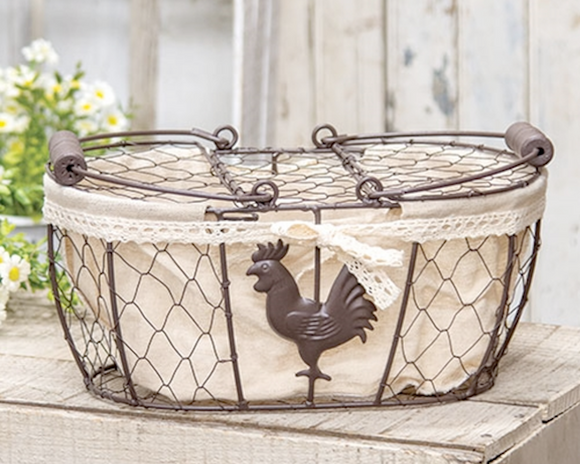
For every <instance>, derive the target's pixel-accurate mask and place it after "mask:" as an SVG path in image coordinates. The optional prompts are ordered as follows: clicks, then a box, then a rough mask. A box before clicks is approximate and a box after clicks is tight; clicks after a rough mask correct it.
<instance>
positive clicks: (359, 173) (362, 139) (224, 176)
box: [47, 125, 542, 411]
mask: <svg viewBox="0 0 580 464" xmlns="http://www.w3.org/2000/svg"><path fill="white" fill-rule="evenodd" d="M323 131H328V132H330V136H328V137H324V138H321V137H320V134H321V132H323ZM224 132H228V133H229V134H230V137H229V138H225V137H223V136H222V134H223V133H224ZM159 136H163V137H173V136H175V137H184V136H185V137H191V136H193V137H194V138H199V139H203V140H205V141H209V142H211V143H213V144H214V145H215V150H214V151H215V154H214V153H213V152H212V153H210V154H209V156H208V161H209V163H210V164H211V166H212V168H213V172H214V173H215V174H216V175H217V176H218V177H219V178H220V180H221V182H222V184H223V185H225V186H226V187H227V188H228V189H229V191H230V194H228V195H213V194H211V195H210V194H207V193H204V192H197V191H196V192H191V191H174V190H172V189H166V188H163V187H159V186H155V185H147V184H142V183H139V182H134V181H129V180H127V179H119V178H116V177H113V176H107V175H102V174H98V173H94V172H91V171H90V169H88V168H83V167H79V166H78V165H75V164H74V163H71V164H70V166H67V168H66V169H67V170H68V171H69V173H72V174H73V175H75V176H77V177H78V178H79V179H82V178H85V177H87V178H93V179H97V180H100V181H106V182H112V183H115V184H118V185H125V186H127V187H132V188H139V189H144V190H154V191H161V192H163V193H169V194H176V193H177V194H180V195H187V196H195V197H198V198H205V199H218V200H225V201H229V202H232V203H233V204H234V205H233V206H232V207H231V208H221V209H218V208H209V209H208V211H211V212H213V213H214V214H216V216H217V219H218V220H221V221H230V220H234V221H238V220H249V221H252V220H255V219H256V218H257V215H258V214H259V213H262V212H266V211H278V210H288V209H295V210H302V211H309V212H311V213H312V215H313V222H314V223H316V224H320V223H321V221H322V219H321V216H322V211H323V210H325V209H348V210H352V209H358V208H396V207H398V206H399V205H398V201H400V200H403V199H411V200H421V199H425V198H428V197H429V192H430V191H431V190H433V189H439V188H442V187H445V186H446V185H453V183H454V182H465V181H466V180H474V179H479V178H484V177H487V176H492V175H495V174H496V173H497V172H501V171H507V170H509V169H513V168H514V167H517V166H519V165H522V164H526V163H532V164H533V160H534V159H536V158H537V157H538V155H540V154H542V153H541V150H540V149H535V150H532V151H531V152H529V153H524V154H514V160H513V162H511V163H509V164H506V165H504V166H502V167H501V168H498V169H494V170H488V171H486V172H482V173H478V174H474V175H471V176H468V177H464V178H463V179H462V180H457V181H451V182H448V183H445V182H436V183H433V184H432V185H430V186H426V187H423V188H420V189H413V188H410V189H406V190H405V189H399V190H397V191H392V190H391V191H388V190H383V187H382V184H381V182H380V181H379V180H378V179H376V178H375V177H373V176H370V175H368V174H367V173H365V172H364V169H362V168H361V167H360V166H359V165H358V164H357V162H356V159H355V158H354V157H353V156H352V154H350V153H349V150H350V149H352V148H355V149H356V147H357V146H358V145H360V144H369V143H386V142H391V141H393V140H398V139H405V140H406V139H412V140H414V139H420V140H421V143H434V144H440V143H441V142H440V141H437V139H438V138H439V137H467V136H469V137H493V138H503V137H504V136H505V134H504V133H491V132H464V131H461V132H458V131H455V132H414V133H387V134H377V135H364V136H345V135H338V134H337V132H336V130H335V129H334V128H333V127H332V126H329V125H323V126H319V127H317V128H315V130H314V131H313V134H312V140H313V143H314V145H315V148H313V149H309V150H304V149H294V150H283V151H284V152H296V153H300V152H303V151H308V152H334V153H335V154H336V156H338V157H339V158H340V159H341V161H342V164H343V166H344V167H345V169H346V170H347V171H348V172H349V173H350V174H351V175H352V176H353V177H354V178H355V179H356V182H357V183H356V196H357V198H358V200H359V201H358V202H356V203H351V204H320V205H306V206H299V205H284V204H278V203H277V199H278V194H279V189H278V186H277V185H276V184H275V183H274V182H272V181H270V180H264V181H259V182H257V183H256V184H255V185H254V186H253V187H252V189H251V190H250V192H244V191H243V190H242V189H241V188H240V187H239V186H237V185H236V183H235V181H234V179H233V178H232V177H231V176H230V175H229V172H228V169H227V166H226V165H225V164H224V163H222V162H221V161H220V157H219V155H223V154H244V153H262V154H263V153H271V154H275V153H278V152H280V151H281V150H276V149H260V150H257V149H243V148H241V149H240V148H235V143H236V142H237V139H238V136H237V133H236V131H235V130H234V129H233V128H232V127H230V126H224V127H221V128H218V129H217V130H216V131H215V132H214V133H208V132H205V131H201V130H198V129H193V130H190V131H147V132H127V133H115V134H104V135H100V136H95V137H87V138H84V139H81V140H80V141H81V143H83V144H91V145H88V146H87V147H85V148H84V149H83V150H84V151H85V152H87V153H90V152H91V151H95V150H103V149H111V148H115V147H127V146H129V147H133V146H141V145H142V146H151V145H157V144H161V143H173V140H168V139H167V138H164V139H163V140H158V139H157V137H159ZM123 137H131V138H134V140H129V141H128V140H122V141H119V142H110V140H111V139H117V138H123ZM102 140H104V141H106V143H102V144H98V143H97V144H95V143H94V142H99V141H102ZM179 143H184V142H183V141H181V140H180V141H179ZM192 143H197V142H192ZM449 143H450V144H455V145H457V146H473V145H470V144H466V143H463V142H449ZM486 149H488V150H490V148H489V147H486ZM491 150H495V149H493V148H491ZM497 151H498V152H502V153H503V152H504V150H501V149H497ZM81 156H84V154H83V153H81ZM54 161H55V160H54V159H53V161H52V162H51V163H49V164H48V165H47V173H48V174H49V175H50V176H52V177H53V178H54V179H55V180H56V181H57V182H58V181H59V179H58V173H56V172H55V169H54ZM272 168H273V169H274V170H275V169H276V166H275V160H274V162H273V164H272ZM537 176H539V169H538V172H537V174H536V177H537ZM534 178H535V177H534ZM527 183H529V182H527ZM524 185H525V184H522V183H514V184H511V185H509V186H507V187H504V188H501V189H495V190H494V191H492V192H487V193H486V194H490V193H499V192H502V191H506V190H512V189H517V188H521V187H523V186H524ZM417 193H425V195H426V196H425V197H423V196H421V195H418V196H417V195H415V196H414V197H412V198H408V196H409V195H410V194H417ZM457 197H458V196H457V195H449V196H445V197H443V198H457ZM438 198H441V197H438ZM540 222H541V221H538V222H537V223H536V224H534V225H533V226H530V228H529V232H530V234H531V236H532V237H533V239H532V243H531V251H530V254H529V256H528V257H527V259H526V261H525V263H524V264H525V265H524V266H521V267H520V269H515V264H516V262H517V260H518V256H516V255H517V249H516V248H517V237H516V236H509V238H508V257H507V261H506V263H507V264H506V269H505V272H504V274H503V276H502V280H503V282H502V285H503V294H502V297H501V301H500V304H499V305H498V307H497V309H496V323H495V326H494V328H493V331H492V333H491V340H490V343H489V345H488V348H487V351H486V353H485V355H484V358H483V360H482V362H481V365H480V367H479V368H478V370H477V371H476V372H475V373H474V374H472V375H471V377H470V378H469V379H468V381H467V382H465V383H464V384H463V385H462V386H461V387H459V388H456V389H454V390H452V391H450V392H448V393H441V394H435V395H432V396H419V395H415V394H414V393H413V392H403V393H399V394H396V395H394V396H392V397H389V398H388V399H386V400H385V399H383V395H384V393H385V390H386V389H388V388H389V386H388V382H387V379H388V378H389V374H390V371H391V368H392V366H393V361H394V359H395V354H396V351H397V346H398V343H399V340H400V339H401V330H402V328H403V323H404V321H405V316H406V310H407V306H408V303H409V298H410V295H411V290H412V287H413V279H414V272H415V264H416V261H417V254H418V249H419V247H420V244H419V243H413V244H412V245H411V257H410V264H409V267H408V270H407V278H406V283H405V288H404V291H403V296H402V300H401V307H400V310H399V313H398V320H397V324H396V329H395V333H394V334H393V339H392V342H391V346H390V350H389V353H388V356H387V359H386V363H385V368H384V372H383V376H382V380H381V382H380V384H379V385H378V386H377V391H376V395H375V398H374V399H373V400H363V401H356V400H353V401H334V400H323V401H318V400H317V398H316V395H315V392H314V391H313V390H312V391H309V392H308V394H307V395H306V396H305V398H304V400H303V401H301V402H296V403H294V402H292V403H290V402H283V401H280V402H277V401H273V402H270V403H267V404H263V403H252V402H249V401H248V400H247V399H246V398H245V396H244V390H243V383H242V376H241V373H240V369H239V366H238V353H237V348H236V340H235V330H234V325H233V321H232V320H233V318H234V316H235V314H234V308H233V306H232V302H231V297H230V291H229V287H230V280H229V275H228V261H227V253H226V246H225V244H223V243H222V244H221V245H220V246H219V257H220V262H219V268H220V273H221V289H222V292H223V301H224V310H225V317H226V322H227V335H228V339H229V346H230V358H231V362H232V368H233V375H234V381H235V385H236V393H237V401H236V402H231V403H228V402H221V401H219V400H218V401H216V402H215V404H196V403H193V404H183V403H179V402H169V403H163V402H159V401H148V400H147V399H144V398H142V397H141V396H140V395H139V393H138V391H137V388H136V386H135V384H134V381H133V379H132V378H131V375H130V369H129V363H128V360H127V354H126V351H125V344H124V341H123V340H124V339H123V331H122V327H121V321H120V317H119V308H118V306H117V298H116V289H115V271H116V269H115V260H114V251H113V250H114V244H113V243H112V242H108V243H107V244H106V268H107V273H108V276H109V281H108V284H109V289H110V292H109V304H110V308H111V314H112V317H113V321H112V322H113V327H112V329H111V330H112V331H113V332H114V337H113V338H114V339H115V341H116V348H117V353H118V361H117V365H115V364H110V365H106V366H101V367H100V369H97V370H96V371H95V372H91V371H90V369H89V368H88V367H87V365H86V364H85V362H84V361H83V355H82V352H81V351H80V350H79V349H78V347H77V346H76V343H75V339H74V336H73V334H72V332H71V330H70V327H69V324H68V322H67V315H66V308H65V304H63V301H62V300H61V293H60V289H59V282H58V279H57V273H58V256H57V252H56V249H55V243H56V242H57V241H58V240H59V236H60V234H62V232H61V231H60V230H59V228H58V227H56V226H53V225H51V224H49V225H48V237H49V240H48V258H49V267H50V277H51V283H52V289H53V292H54V296H55V304H56V308H57V311H58V315H59V318H60V322H61V324H62V327H63V329H64V335H65V339H66V340H67V342H68V344H69V347H70V349H71V352H72V354H73V357H74V359H75V361H76V364H77V366H78V368H79V370H80V371H81V373H82V376H83V379H84V383H85V385H86V387H87V389H89V390H90V391H92V392H93V393H94V394H96V395H98V396H101V397H103V398H107V399H110V400H113V401H116V402H120V403H126V404H130V405H133V406H141V407H145V408H155V409H169V410H195V411H248V410H289V409H291V410H294V409H322V408H344V407H349V408H350V407H369V406H397V405H410V404H413V405H417V404H426V403H433V402H445V401H457V400H462V399H465V398H468V397H470V396H473V395H475V394H478V393H481V392H483V391H485V390H488V389H489V388H491V387H492V386H493V383H494V380H495V377H496V373H497V367H498V363H499V361H500V359H501V357H502V356H503V354H504V353H505V351H506V349H507V346H508V344H509V342H510V340H511V338H512V336H513V333H514V330H515V328H516V326H517V324H518V322H519V320H520V318H521V315H522V312H523V309H524V307H525V305H526V302H527V300H528V295H529V291H530V286H531V282H532V277H533V274H534V269H535V264H536V259H537V254H538V249H539V247H540V226H541V224H540ZM314 261H315V262H314V275H315V282H314V299H315V300H317V301H319V300H320V272H321V271H320V269H321V250H320V249H319V248H316V249H315V250H314ZM518 278H519V279H520V280H521V286H522V289H521V296H520V297H519V300H518V301H510V289H511V288H513V286H512V282H513V280H514V279H518ZM508 315H509V318H508ZM508 319H509V321H508ZM500 333H501V334H502V336H501V339H500ZM118 366H119V367H120V368H121V371H122V372H124V373H125V374H124V376H125V378H124V389H123V391H122V392H116V391H111V390H109V389H107V388H106V384H105V386H104V387H103V386H101V385H99V384H98V383H97V382H95V379H96V378H98V377H99V376H103V375H107V374H108V373H110V372H112V371H115V370H117V368H118Z"/></svg>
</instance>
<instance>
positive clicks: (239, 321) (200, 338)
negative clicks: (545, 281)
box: [44, 123, 553, 410]
mask: <svg viewBox="0 0 580 464" xmlns="http://www.w3.org/2000/svg"><path fill="white" fill-rule="evenodd" d="M237 139H238V135H237V133H236V131H235V130H234V129H233V128H232V127H230V126H224V127H222V128H219V129H217V130H216V131H215V132H213V133H209V132H205V131H202V130H198V129H193V130H188V131H157V132H127V133H118V134H104V135H101V136H95V137H90V138H85V139H81V140H79V139H77V138H76V136H74V134H72V133H70V132H60V133H58V134H56V135H55V136H54V137H53V138H52V140H51V143H50V152H51V161H50V162H49V163H48V165H47V174H46V176H45V193H46V202H45V210H44V212H45V219H46V221H47V223H48V224H49V226H48V229H49V242H48V243H49V250H48V251H49V260H50V274H51V279H52V285H53V290H54V293H55V301H56V307H57V310H58V313H59V316H60V319H61V322H62V326H63V329H64V332H65V337H66V339H67V341H68V343H69V345H70V348H71V350H72V354H73V356H74V358H75V360H76V363H77V365H78V367H79V369H80V371H81V373H82V375H83V378H84V382H85V384H86V386H87V388H88V389H89V390H91V391H92V392H94V393H95V394H97V395H100V396H102V397H105V398H109V399H111V400H114V401H117V402H123V403H128V404H132V405H136V406H144V407H150V408H163V409H182V410H183V409H184V410H259V409H300V408H329V407H345V406H348V407H357V406H391V405H401V404H422V403H431V402H441V401H450V400H460V399H464V398H468V397H470V396H472V395H475V394H477V393H480V392H482V391H485V390H487V389H489V388H490V387H491V386H492V385H493V383H494V379H495V377H496V373H497V368H498V363H499V361H500V359H501V357H502V356H503V354H504V353H505V351H506V349H507V346H508V343H509V341H510V339H511V337H512V335H513V333H514V330H515V327H516V325H517V323H518V321H519V319H520V317H521V314H522V311H523V309H524V306H525V304H526V301H527V298H528V293H529V290H530V285H531V281H532V275H533V272H534V265H535V262H536V256H537V253H538V248H539V246H540V220H541V216H542V213H543V209H544V202H545V188H546V173H545V169H544V166H545V165H546V164H547V163H548V162H549V161H550V159H551V158H552V153H553V148H552V145H551V142H550V141H549V140H548V139H547V138H546V137H545V136H544V135H543V134H542V133H541V132H540V131H539V130H537V129H535V128H534V127H532V126H530V125H529V124H527V123H516V124H514V125H512V126H510V128H509V129H508V130H507V132H506V133H505V134H504V133H488V132H473V133H467V132H430V133H385V134H378V135H377V134H371V135H352V136H351V135H340V134H338V132H337V131H336V130H335V128H334V127H332V126H330V125H323V126H319V127H317V128H315V130H314V131H313V134H312V140H313V144H314V146H313V147H312V148H300V149H273V148H266V149H254V148H241V147H237V146H236V143H237ZM504 139H505V142H506V143H507V146H508V147H509V148H505V147H501V146H498V147H496V146H494V145H493V144H492V143H491V142H494V140H499V141H500V142H502V141H504ZM482 140H484V141H485V144H482V143H480V142H481V141H482Z"/></svg>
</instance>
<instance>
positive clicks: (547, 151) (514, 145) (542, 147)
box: [505, 122, 554, 167]
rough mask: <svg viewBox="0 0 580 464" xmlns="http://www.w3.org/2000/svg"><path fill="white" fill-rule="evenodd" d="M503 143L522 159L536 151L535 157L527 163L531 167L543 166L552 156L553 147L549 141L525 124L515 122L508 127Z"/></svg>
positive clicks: (538, 131) (537, 130)
mask: <svg viewBox="0 0 580 464" xmlns="http://www.w3.org/2000/svg"><path fill="white" fill-rule="evenodd" d="M505 143H506V145H507V146H508V147H509V148H511V149H512V150H513V151H514V152H515V153H516V154H517V155H518V156H521V157H522V158H525V157H526V156H529V155H531V154H532V153H533V152H534V151H537V155H536V156H535V157H533V158H532V159H531V160H530V161H529V163H530V164H531V165H533V166H537V167H540V166H545V165H546V164H548V163H549V162H550V160H551V159H552V156H554V146H553V145H552V142H551V141H550V139H548V137H546V136H545V135H544V134H543V133H542V132H541V131H540V130H539V129H537V128H535V127H534V126H532V125H531V124H529V123H527V122H516V123H514V124H512V125H511V126H509V127H508V130H507V131H506V133H505Z"/></svg>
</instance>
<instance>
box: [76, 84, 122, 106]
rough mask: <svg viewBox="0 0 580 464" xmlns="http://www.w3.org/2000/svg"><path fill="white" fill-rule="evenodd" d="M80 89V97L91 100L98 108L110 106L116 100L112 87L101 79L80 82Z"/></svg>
mask: <svg viewBox="0 0 580 464" xmlns="http://www.w3.org/2000/svg"><path fill="white" fill-rule="evenodd" d="M81 91H82V94H81V97H80V98H82V99H86V100H90V101H92V102H93V103H94V104H95V105H96V106H97V107H98V108H99V109H100V108H106V107H108V106H112V105H114V104H115V103H116V101H117V97H116V96H115V92H114V90H113V88H112V87H111V86H110V85H109V84H107V83H106V82H103V81H96V82H94V83H92V84H86V83H85V84H82V86H81Z"/></svg>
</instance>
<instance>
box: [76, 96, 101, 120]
mask: <svg viewBox="0 0 580 464" xmlns="http://www.w3.org/2000/svg"><path fill="white" fill-rule="evenodd" d="M74 108H75V114H76V115H77V116H80V117H86V116H92V115H94V114H96V113H97V111H99V107H98V106H97V103H96V102H95V101H94V100H93V99H91V98H79V99H78V100H77V101H76V102H75V106H74Z"/></svg>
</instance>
